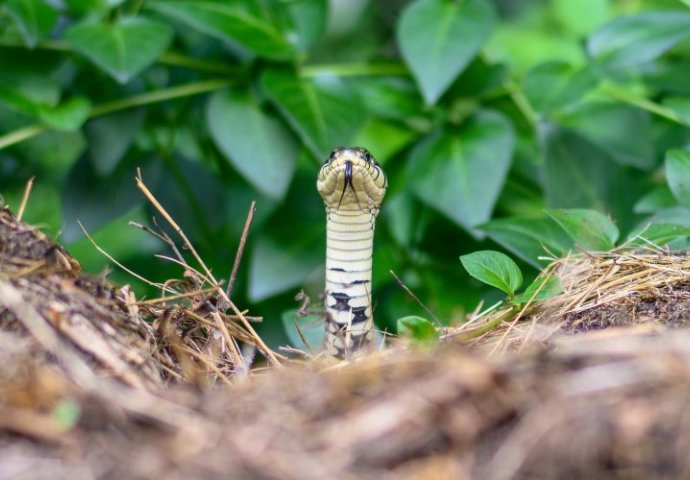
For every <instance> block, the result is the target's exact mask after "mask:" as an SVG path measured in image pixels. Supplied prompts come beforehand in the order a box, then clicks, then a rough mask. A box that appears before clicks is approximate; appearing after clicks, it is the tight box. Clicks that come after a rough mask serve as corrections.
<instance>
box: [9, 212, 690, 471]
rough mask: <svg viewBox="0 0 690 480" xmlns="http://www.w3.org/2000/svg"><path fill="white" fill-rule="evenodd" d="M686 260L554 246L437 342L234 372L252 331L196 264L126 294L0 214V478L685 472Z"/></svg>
mask: <svg viewBox="0 0 690 480" xmlns="http://www.w3.org/2000/svg"><path fill="white" fill-rule="evenodd" d="M687 262H688V260H687V259H686V257H683V256H674V255H672V254H669V253H663V252H655V253H653V254H652V253H629V252H628V253H625V252H618V253H617V254H606V255H598V256H591V255H589V256H587V255H584V256H579V257H572V258H569V259H567V260H563V261H561V262H558V263H556V264H554V265H553V266H552V267H551V268H550V270H549V272H554V273H555V274H557V275H559V277H560V278H561V280H562V282H563V284H564V287H565V291H564V293H562V294H561V295H559V296H557V297H555V298H553V299H551V300H549V301H547V302H543V303H534V302H532V303H531V304H530V305H528V306H527V308H526V309H524V311H521V312H513V311H510V312H508V311H507V310H503V311H501V312H494V313H492V314H489V315H485V316H483V317H481V318H479V319H478V320H476V321H474V322H473V323H472V324H470V326H469V327H466V328H464V329H456V330H455V331H453V330H449V331H448V332H447V336H448V337H449V338H453V339H454V341H447V342H446V343H445V345H442V346H439V347H436V348H434V349H428V350H415V349H404V348H402V346H398V347H397V348H393V349H391V350H388V351H385V352H381V353H378V354H374V355H370V356H367V357H364V358H360V359H358V360H356V361H353V362H351V363H349V364H341V365H335V366H330V367H324V365H323V364H322V363H319V362H306V363H300V364H296V363H295V364H289V365H288V366H287V367H286V366H276V367H274V368H271V369H268V370H261V371H257V370H255V371H254V373H253V374H252V375H249V377H248V378H247V373H248V372H247V371H246V370H243V369H242V368H240V362H246V357H241V358H240V359H238V357H237V355H238V353H237V350H236V349H235V348H237V347H238V346H239V345H240V344H243V343H244V344H248V345H254V346H255V347H256V348H258V349H259V350H261V348H263V347H262V346H261V342H259V341H258V340H257V339H256V338H255V337H253V335H252V332H251V330H248V329H247V328H246V326H245V323H244V322H243V321H242V317H241V316H244V317H245V318H244V319H245V320H247V317H246V315H244V314H243V313H242V312H240V314H241V316H240V315H238V314H237V313H236V312H235V311H234V310H231V311H230V313H226V311H225V309H224V308H220V307H223V306H225V307H226V308H227V306H228V303H227V302H225V303H224V301H225V300H224V298H223V296H222V295H220V294H217V292H216V290H215V289H214V288H210V289H209V288H206V289H205V288H204V287H203V285H204V283H203V280H200V279H203V277H204V275H205V274H204V272H203V271H202V272H201V273H200V272H198V271H195V270H193V269H191V268H187V267H188V266H187V267H185V269H186V271H187V277H186V280H184V281H176V282H171V283H169V285H173V286H175V287H177V289H176V292H178V293H179V295H177V296H175V297H173V298H172V300H171V299H170V297H169V298H168V302H167V303H163V302H161V301H150V302H148V303H142V302H136V301H135V300H134V299H133V298H132V296H131V293H129V292H128V291H127V290H126V289H125V290H122V289H115V288H114V287H112V286H111V285H109V284H108V282H107V281H106V280H104V279H103V278H98V277H96V278H93V277H89V276H85V275H83V274H82V273H81V272H80V271H79V267H78V265H77V263H76V262H75V261H74V260H73V259H72V258H71V257H70V256H69V254H68V253H67V252H65V251H64V250H63V249H61V248H60V247H59V246H57V245H55V244H54V243H53V242H52V241H51V240H50V239H48V238H46V237H45V236H43V235H42V234H40V232H38V231H37V230H36V229H34V228H32V227H29V226H27V225H25V224H23V223H21V222H20V221H18V220H17V219H16V218H14V216H12V214H11V213H10V212H9V211H8V210H6V209H5V210H0V322H1V327H2V328H1V329H0V477H1V478H26V479H33V478H57V479H61V478H65V479H66V478H171V479H176V478H180V479H181V478H261V479H263V478H266V479H311V478H314V479H317V478H318V479H321V478H334V479H368V478H372V479H373V478H383V479H385V478H391V479H392V478H396V479H397V478H477V479H506V480H508V479H518V478H520V479H532V478H620V479H623V478H625V479H631V478H633V479H634V478H639V479H656V478H659V479H661V478H684V477H688V476H690V459H689V458H688V456H687V454H686V452H687V450H688V447H690V423H689V422H690V420H689V419H690V408H689V407H688V406H690V332H689V331H686V330H671V329H669V328H667V327H668V326H671V327H680V326H684V324H685V311H686V309H685V308H684V305H685V304H684V302H685V298H686V295H687V294H686V285H687V280H686V275H685V273H684V271H685V269H686V267H687ZM180 292H181V293H180ZM219 306H220V307H219ZM611 311H616V312H619V313H617V314H616V315H611V314H610V313H607V312H611ZM144 314H148V315H149V316H151V317H152V319H153V323H149V322H146V321H144V317H145V315H144ZM219 319H220V322H219V321H218V320H219ZM497 319H498V320H500V321H499V322H497V321H496V320H497ZM641 323H644V324H646V325H648V324H650V323H652V324H654V328H653V329H650V328H644V327H640V325H639V324H641ZM487 325H489V326H495V328H492V329H486V326H487ZM613 325H617V326H619V328H605V327H610V326H613ZM224 329H225V332H223V331H222V330H224ZM477 332H479V333H477ZM82 334H83V336H82ZM228 337H229V338H230V342H229V343H228V342H227V341H226V340H227V339H228ZM478 339H479V341H478ZM223 342H225V343H223ZM468 342H469V343H468ZM475 343H476V344H478V345H479V346H481V347H482V348H475V349H472V348H470V346H471V345H472V344H475ZM498 347H500V348H501V349H503V350H506V352H505V354H503V355H490V354H489V353H491V352H492V351H495V350H496V348H498ZM509 347H510V348H509ZM513 347H515V348H513ZM487 350H488V351H489V353H487ZM515 350H519V351H517V352H515ZM266 356H268V355H266ZM276 358H280V357H276ZM281 363H282V364H283V365H285V362H283V361H281ZM233 382H234V383H239V384H237V385H232V386H230V385H227V383H233ZM212 384H216V385H215V386H212Z"/></svg>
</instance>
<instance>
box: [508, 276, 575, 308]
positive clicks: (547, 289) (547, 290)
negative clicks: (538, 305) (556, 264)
mask: <svg viewBox="0 0 690 480" xmlns="http://www.w3.org/2000/svg"><path fill="white" fill-rule="evenodd" d="M562 291H563V284H562V283H561V280H560V279H559V278H558V277H557V276H556V275H549V276H548V277H542V276H539V277H537V278H535V279H534V281H533V282H532V283H530V284H529V286H528V287H527V288H526V289H525V291H524V292H522V293H521V294H520V295H517V296H516V297H515V298H513V299H512V301H511V303H513V304H514V305H524V304H525V303H527V302H529V301H530V300H532V302H543V301H544V300H549V299H551V298H553V297H555V296H556V295H558V294H559V293H561V292H562ZM537 292H539V293H537ZM535 294H536V295H535ZM532 297H534V299H532Z"/></svg>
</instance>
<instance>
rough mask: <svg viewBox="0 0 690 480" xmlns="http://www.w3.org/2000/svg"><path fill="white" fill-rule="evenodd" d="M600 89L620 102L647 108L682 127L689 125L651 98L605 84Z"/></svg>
mask: <svg viewBox="0 0 690 480" xmlns="http://www.w3.org/2000/svg"><path fill="white" fill-rule="evenodd" d="M601 90H602V92H603V93H605V94H606V95H608V96H610V97H612V98H615V99H616V100H620V101H621V102H624V103H629V104H630V105H634V106H635V107H638V108H641V109H643V110H647V111H648V112H650V113H653V114H655V115H659V116H660V117H663V118H665V119H667V120H671V121H672V122H675V123H678V124H680V125H683V126H684V127H687V126H690V124H689V123H688V122H687V121H686V120H685V119H684V118H682V117H681V116H680V115H678V114H676V112H674V111H673V110H671V109H669V108H666V107H664V106H662V105H659V104H658V103H655V102H653V101H651V100H648V99H646V98H640V97H637V96H635V95H630V94H627V93H624V92H621V91H618V90H616V89H614V88H610V87H606V86H604V87H602V89H601Z"/></svg>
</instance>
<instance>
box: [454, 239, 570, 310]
mask: <svg viewBox="0 0 690 480" xmlns="http://www.w3.org/2000/svg"><path fill="white" fill-rule="evenodd" d="M460 262H462V266H463V267H465V270H467V273H469V274H470V276H472V277H473V278H476V279H477V280H479V281H480V282H483V283H486V284H487V285H491V286H492V287H496V288H498V289H499V290H501V291H502V292H503V293H505V294H506V295H508V301H509V302H510V303H511V304H512V305H513V306H514V307H515V308H518V309H519V308H520V307H522V306H523V305H524V304H527V303H528V302H531V301H534V300H547V299H548V298H551V297H553V296H555V295H557V294H559V293H560V292H561V291H562V289H563V287H562V285H561V283H560V281H559V280H558V278H557V277H554V276H551V275H548V276H538V277H537V278H536V279H535V280H534V281H533V282H532V283H531V284H530V285H529V286H528V287H527V288H526V289H525V291H524V292H522V293H521V294H517V295H516V293H517V291H518V290H519V289H520V287H521V286H522V272H521V271H520V267H518V265H517V263H515V262H514V261H513V259H511V258H510V257H509V256H508V255H506V254H505V253H501V252H496V251H493V250H482V251H479V252H473V253H468V254H467V255H462V256H461V257H460Z"/></svg>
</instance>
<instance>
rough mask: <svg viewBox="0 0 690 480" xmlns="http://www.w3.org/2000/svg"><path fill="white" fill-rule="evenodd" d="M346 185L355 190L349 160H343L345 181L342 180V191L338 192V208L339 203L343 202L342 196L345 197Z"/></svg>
mask: <svg viewBox="0 0 690 480" xmlns="http://www.w3.org/2000/svg"><path fill="white" fill-rule="evenodd" d="M347 187H350V188H351V189H352V191H353V192H354V191H355V186H354V185H352V162H351V161H349V160H347V161H346V162H345V181H344V182H343V193H341V194H340V200H338V208H340V204H341V203H342V202H343V197H345V191H347ZM355 198H356V195H355Z"/></svg>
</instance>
